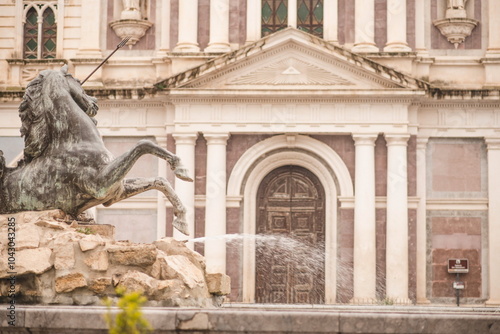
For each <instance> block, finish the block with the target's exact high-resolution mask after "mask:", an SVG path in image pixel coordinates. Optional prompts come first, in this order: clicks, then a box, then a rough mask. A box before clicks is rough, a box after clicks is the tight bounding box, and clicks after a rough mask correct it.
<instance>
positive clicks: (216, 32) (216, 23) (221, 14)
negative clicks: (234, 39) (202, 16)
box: [205, 0, 231, 52]
mask: <svg viewBox="0 0 500 334" xmlns="http://www.w3.org/2000/svg"><path fill="white" fill-rule="evenodd" d="M230 50H231V48H230V47H229V0H210V42H209V43H208V47H207V48H206V49H205V51H206V52H229V51H230Z"/></svg>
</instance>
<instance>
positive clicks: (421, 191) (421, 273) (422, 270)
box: [416, 137, 430, 304]
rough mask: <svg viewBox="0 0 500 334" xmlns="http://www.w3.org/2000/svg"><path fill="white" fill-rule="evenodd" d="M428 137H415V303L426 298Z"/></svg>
mask: <svg viewBox="0 0 500 334" xmlns="http://www.w3.org/2000/svg"><path fill="white" fill-rule="evenodd" d="M428 142H429V138H428V137H418V138H417V197H418V199H419V200H418V205H417V263H416V265H417V272H416V276H417V277H416V280H417V281H416V283H417V304H429V303H430V301H429V300H428V299H427V181H426V180H427V162H426V160H427V159H426V157H427V143H428Z"/></svg>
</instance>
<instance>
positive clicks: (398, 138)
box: [384, 133, 410, 146]
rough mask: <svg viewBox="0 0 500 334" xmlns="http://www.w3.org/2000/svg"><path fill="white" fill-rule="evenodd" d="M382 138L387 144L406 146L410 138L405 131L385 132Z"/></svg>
mask: <svg viewBox="0 0 500 334" xmlns="http://www.w3.org/2000/svg"><path fill="white" fill-rule="evenodd" d="M384 138H385V142H386V145H387V146H408V139H410V135H409V134H407V133H401V134H389V133H386V134H384Z"/></svg>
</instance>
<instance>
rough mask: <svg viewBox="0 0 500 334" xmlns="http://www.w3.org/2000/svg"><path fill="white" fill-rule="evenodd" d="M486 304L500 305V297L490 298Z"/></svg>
mask: <svg viewBox="0 0 500 334" xmlns="http://www.w3.org/2000/svg"><path fill="white" fill-rule="evenodd" d="M484 305H487V306H500V299H488V300H487V301H486V302H485V303H484Z"/></svg>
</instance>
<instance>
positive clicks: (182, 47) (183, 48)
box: [173, 43, 200, 52]
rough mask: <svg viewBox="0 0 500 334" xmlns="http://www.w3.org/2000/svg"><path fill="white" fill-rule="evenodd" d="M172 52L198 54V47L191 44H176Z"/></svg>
mask: <svg viewBox="0 0 500 334" xmlns="http://www.w3.org/2000/svg"><path fill="white" fill-rule="evenodd" d="M173 52H200V47H199V46H198V44H193V43H177V45H176V46H175V48H174V50H173Z"/></svg>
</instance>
